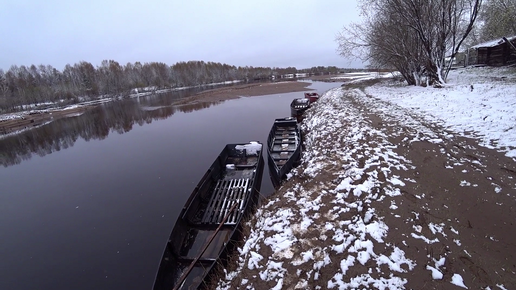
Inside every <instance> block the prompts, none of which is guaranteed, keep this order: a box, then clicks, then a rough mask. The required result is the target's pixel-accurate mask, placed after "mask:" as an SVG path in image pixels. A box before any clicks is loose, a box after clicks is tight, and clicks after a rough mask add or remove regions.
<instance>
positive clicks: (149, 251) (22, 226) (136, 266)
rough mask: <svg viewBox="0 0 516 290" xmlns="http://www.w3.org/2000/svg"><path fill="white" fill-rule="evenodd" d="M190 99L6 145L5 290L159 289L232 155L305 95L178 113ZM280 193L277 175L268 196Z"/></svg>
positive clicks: (100, 111)
mask: <svg viewBox="0 0 516 290" xmlns="http://www.w3.org/2000/svg"><path fill="white" fill-rule="evenodd" d="M340 84H341V83H324V82H313V83H312V85H311V86H310V88H312V89H315V91H317V92H319V94H322V93H324V92H325V91H327V90H328V89H330V88H333V87H337V86H340ZM183 96H184V93H182V94H181V95H179V94H178V93H169V94H161V95H154V96H148V97H140V98H134V99H126V100H122V101H117V102H112V103H108V104H104V105H102V106H99V107H97V108H94V109H92V110H89V111H87V112H86V113H84V114H83V115H80V116H70V117H69V118H65V119H60V120H56V121H54V122H52V123H50V124H47V125H45V126H42V127H39V128H36V129H33V130H30V131H26V132H24V133H22V134H19V135H17V136H13V137H9V138H5V139H3V140H0V158H1V161H2V165H3V166H2V167H0V233H1V236H0V257H1V259H0V270H1V271H0V289H53V290H60V289H63V290H64V289H126V290H127V289H151V288H152V285H153V281H154V275H155V274H156V271H157V267H158V265H159V262H160V259H161V255H162V250H163V248H164V246H165V243H166V241H167V239H168V236H169V234H170V231H171V230H172V227H173V225H174V222H175V220H176V218H177V215H178V213H179V211H180V209H181V207H182V206H183V204H184V203H185V201H186V199H187V198H188V196H189V195H190V193H191V191H192V190H193V188H194V186H195V185H196V184H197V182H198V181H199V179H200V178H201V177H202V176H203V174H204V173H205V171H206V170H207V169H208V167H209V166H210V165H211V163H212V162H213V160H214V159H215V158H216V157H217V155H218V154H219V153H220V151H221V150H222V148H223V147H224V145H225V144H227V143H240V142H248V141H253V140H256V141H260V142H262V143H264V144H265V143H266V140H267V135H268V133H269V130H270V128H271V126H272V123H273V121H274V119H275V118H281V117H286V116H289V115H290V108H289V104H290V102H291V101H292V100H293V99H295V98H299V97H302V96H303V93H302V92H296V93H285V94H276V95H267V96H259V97H246V98H239V99H234V100H228V101H224V102H221V103H216V104H215V103H214V104H194V105H184V106H181V107H174V106H170V105H169V104H170V103H171V100H172V99H174V98H178V97H183ZM264 158H266V154H264ZM265 165H267V162H265ZM273 191H274V190H273V187H272V183H271V181H270V179H269V174H268V168H267V166H266V167H265V169H264V174H263V180H262V193H263V194H264V195H270V194H272V193H273Z"/></svg>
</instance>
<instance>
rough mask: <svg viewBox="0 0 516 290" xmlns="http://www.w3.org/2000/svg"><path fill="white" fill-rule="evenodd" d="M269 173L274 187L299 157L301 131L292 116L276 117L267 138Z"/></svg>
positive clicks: (297, 161)
mask: <svg viewBox="0 0 516 290" xmlns="http://www.w3.org/2000/svg"><path fill="white" fill-rule="evenodd" d="M267 153H268V158H267V159H268V164H269V174H270V176H271V180H272V184H273V185H274V187H275V188H277V187H279V186H280V185H281V181H282V180H283V179H284V178H285V177H286V175H287V173H289V172H290V170H291V169H292V168H293V167H294V166H296V165H297V164H298V163H299V161H300V159H301V131H300V130H299V126H298V123H297V120H296V119H295V118H292V117H287V118H282V119H276V120H275V121H274V124H273V125H272V128H271V131H270V132H269V137H268V139H267Z"/></svg>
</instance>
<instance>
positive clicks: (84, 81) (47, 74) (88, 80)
mask: <svg viewBox="0 0 516 290" xmlns="http://www.w3.org/2000/svg"><path fill="white" fill-rule="evenodd" d="M354 70H356V69H339V68H337V67H335V66H328V67H323V66H318V67H312V68H309V69H301V70H298V69H296V68H295V67H287V68H269V67H252V66H251V67H249V66H245V67H236V66H233V65H228V64H221V63H216V62H204V61H188V62H178V63H176V64H174V65H172V66H170V65H167V64H165V63H161V62H151V63H144V64H142V63H140V62H136V63H127V64H126V65H120V64H119V63H118V62H116V61H114V60H104V61H102V63H101V65H100V66H97V67H95V66H93V65H92V64H91V63H89V62H86V61H81V62H79V63H77V64H74V65H69V64H68V65H66V66H65V68H64V69H63V71H59V70H58V69H56V68H54V67H52V66H50V65H39V66H35V65H31V66H30V67H27V66H23V65H22V66H15V65H14V66H12V67H11V68H10V69H9V70H8V71H6V72H4V71H3V70H2V69H0V113H6V112H16V111H21V110H24V109H26V105H33V104H44V103H46V104H49V105H56V104H57V105H67V104H74V103H78V102H83V101H88V100H94V99H98V98H102V97H109V96H126V95H128V94H129V93H130V92H131V91H132V90H134V89H140V88H146V89H149V88H151V89H154V90H156V89H167V88H168V89H172V88H181V87H191V86H198V85H207V84H213V83H221V82H225V81H235V80H243V81H249V80H253V81H254V80H265V79H271V78H280V77H281V76H282V75H285V74H295V73H309V74H312V75H323V74H335V73H338V72H342V71H354Z"/></svg>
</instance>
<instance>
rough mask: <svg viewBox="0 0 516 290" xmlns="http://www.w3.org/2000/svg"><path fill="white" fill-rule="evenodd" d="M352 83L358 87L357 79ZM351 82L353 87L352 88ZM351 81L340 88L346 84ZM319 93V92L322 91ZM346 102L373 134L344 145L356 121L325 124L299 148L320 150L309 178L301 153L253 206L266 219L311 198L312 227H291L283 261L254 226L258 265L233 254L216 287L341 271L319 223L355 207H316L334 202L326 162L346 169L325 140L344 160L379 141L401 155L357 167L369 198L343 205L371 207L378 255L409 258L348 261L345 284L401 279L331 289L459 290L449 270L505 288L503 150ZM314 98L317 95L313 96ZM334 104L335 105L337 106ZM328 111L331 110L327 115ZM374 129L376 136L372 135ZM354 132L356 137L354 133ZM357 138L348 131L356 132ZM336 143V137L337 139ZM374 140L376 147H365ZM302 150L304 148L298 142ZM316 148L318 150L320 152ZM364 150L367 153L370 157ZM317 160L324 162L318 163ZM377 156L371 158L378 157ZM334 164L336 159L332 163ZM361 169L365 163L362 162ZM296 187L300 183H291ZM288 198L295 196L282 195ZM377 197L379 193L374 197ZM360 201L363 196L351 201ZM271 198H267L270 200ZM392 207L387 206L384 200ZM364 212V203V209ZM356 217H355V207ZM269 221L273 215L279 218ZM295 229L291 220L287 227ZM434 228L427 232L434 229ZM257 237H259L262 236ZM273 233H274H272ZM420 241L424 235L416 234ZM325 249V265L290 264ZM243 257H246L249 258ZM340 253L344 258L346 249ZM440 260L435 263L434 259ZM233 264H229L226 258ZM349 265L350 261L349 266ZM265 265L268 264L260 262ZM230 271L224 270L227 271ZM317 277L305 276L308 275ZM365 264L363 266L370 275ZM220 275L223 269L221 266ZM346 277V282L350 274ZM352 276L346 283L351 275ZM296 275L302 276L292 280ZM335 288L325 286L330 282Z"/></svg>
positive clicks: (508, 230)
mask: <svg viewBox="0 0 516 290" xmlns="http://www.w3.org/2000/svg"><path fill="white" fill-rule="evenodd" d="M362 85H367V83H364V84H362ZM358 87H360V86H358ZM350 88H351V87H349V89H350ZM323 98H324V96H323ZM344 98H346V106H351V107H353V110H354V112H359V113H358V115H357V119H358V118H360V119H363V120H364V121H363V122H362V125H363V126H364V127H368V128H372V129H373V130H375V131H376V132H381V133H382V134H380V135H378V134H376V133H374V134H367V133H366V134H364V135H363V136H362V137H360V138H359V139H358V142H359V144H358V146H357V144H356V143H355V144H353V146H352V147H350V143H349V142H347V140H346V138H345V136H351V137H352V135H353V134H352V133H350V132H352V130H353V127H356V126H357V124H356V123H353V121H350V119H348V121H349V122H346V121H343V120H340V121H341V122H339V123H341V124H342V126H341V127H340V128H339V129H337V130H335V131H331V129H327V127H326V130H330V131H331V132H330V136H329V137H328V138H324V139H321V138H315V139H314V140H312V141H311V143H310V144H307V146H315V147H316V148H317V151H320V152H327V153H324V154H327V158H324V156H318V157H317V158H321V159H320V160H322V161H319V163H320V165H321V167H322V168H323V169H322V170H321V172H320V173H318V174H317V176H316V177H315V178H310V177H308V176H307V175H306V174H304V173H303V172H304V171H305V170H306V168H307V166H308V163H309V162H310V161H313V160H306V159H305V160H303V163H302V164H301V165H300V166H299V167H298V168H296V169H295V170H294V174H293V177H292V178H290V179H289V180H288V181H287V182H286V183H285V184H284V185H283V186H282V187H281V188H279V189H278V190H277V192H276V193H275V194H273V195H272V196H270V197H269V198H268V200H265V201H264V202H262V204H263V205H264V206H262V208H260V209H259V210H258V213H257V215H261V216H262V217H269V216H272V217H274V214H275V212H278V211H282V210H289V211H291V212H292V213H293V215H294V218H293V219H294V220H295V218H296V217H297V214H299V213H302V212H303V211H306V208H304V206H303V205H300V204H299V202H298V200H300V199H306V200H307V201H308V202H309V203H310V202H311V203H313V202H314V201H316V200H318V199H321V198H322V201H323V202H321V203H320V204H319V205H320V208H319V210H318V212H319V213H321V214H320V215H316V214H313V213H311V214H313V215H312V216H311V217H315V216H317V218H314V222H315V223H314V224H312V226H311V230H309V231H306V232H303V233H295V231H294V230H293V231H294V235H295V237H294V240H295V241H296V242H295V243H294V245H293V246H292V247H290V248H289V251H290V256H293V258H290V259H288V258H287V259H284V258H282V257H279V256H278V254H277V253H276V254H273V253H272V252H271V248H270V247H269V245H268V244H267V242H264V240H267V239H268V238H271V237H269V236H268V233H274V231H270V232H268V231H263V232H261V233H260V234H256V235H255V237H256V236H260V235H261V236H260V237H259V238H257V240H256V241H255V242H254V244H253V248H252V250H253V251H255V252H254V253H253V254H252V255H258V256H261V257H263V258H262V259H261V260H259V262H256V260H255V261H254V262H250V261H251V260H252V259H249V258H245V259H249V260H245V259H244V260H242V258H240V257H242V254H239V256H237V257H234V260H233V261H232V262H231V263H230V266H229V267H228V270H227V272H229V273H233V274H235V273H236V274H235V276H231V274H230V275H228V276H225V277H224V274H223V275H221V276H222V277H221V278H222V281H224V282H223V283H222V284H219V286H220V285H224V289H270V288H272V287H275V286H278V285H280V282H281V284H282V285H281V287H280V288H281V289H328V288H330V287H329V286H330V285H331V284H330V281H331V282H335V280H332V279H334V278H332V277H336V276H335V275H336V274H338V273H339V271H341V269H340V268H341V267H343V266H342V264H341V261H344V260H345V258H346V255H350V253H344V254H336V253H335V252H332V251H331V248H332V244H331V243H329V242H332V241H331V239H329V238H328V239H326V238H322V237H325V236H329V237H331V231H329V230H328V228H325V227H324V225H325V224H326V225H328V224H334V223H336V222H337V223H338V221H339V220H340V221H346V220H349V219H351V218H352V216H353V215H354V214H356V213H355V212H354V211H353V210H351V211H348V212H347V213H345V214H344V213H343V214H341V215H340V216H339V220H335V219H334V218H332V217H333V216H332V215H329V214H323V213H325V212H328V213H330V212H332V210H333V209H335V207H334V206H335V201H334V200H333V197H331V196H332V195H331V194H328V193H325V194H323V193H324V192H330V193H331V191H332V189H333V188H335V187H336V186H337V185H338V184H339V182H340V180H341V178H342V176H338V175H336V174H335V172H336V170H335V169H336V168H341V167H342V166H344V167H345V166H346V164H341V163H342V162H344V161H343V159H341V157H340V156H339V155H338V154H335V152H336V151H335V147H339V149H342V148H348V150H350V151H352V152H355V153H353V154H352V160H355V161H356V163H357V164H358V166H359V167H361V168H362V167H364V164H367V162H368V159H370V158H371V157H372V156H373V155H374V154H375V153H374V152H375V151H374V150H375V149H376V148H377V147H376V144H378V143H377V141H376V140H375V139H377V138H380V137H381V139H382V140H383V139H384V140H386V141H387V142H388V144H391V145H392V146H391V148H392V150H393V151H394V152H395V153H396V154H397V156H401V157H402V158H403V160H405V159H406V160H410V162H409V163H407V166H406V167H405V168H403V167H402V168H395V167H386V166H384V165H383V164H384V163H385V162H384V161H382V162H381V163H380V164H379V166H378V167H377V168H376V166H374V167H371V168H369V169H367V171H368V172H367V174H364V175H362V178H358V179H356V180H355V183H356V184H357V186H358V185H360V184H362V183H365V182H367V179H368V178H369V177H370V176H377V180H375V181H374V182H375V184H377V185H378V186H376V187H375V188H374V190H375V191H377V192H376V193H375V194H374V196H376V197H375V198H372V199H371V198H370V195H369V196H368V197H367V200H366V197H365V196H364V195H362V196H361V197H356V196H352V195H351V194H350V195H349V197H348V198H346V200H345V202H347V203H349V204H353V203H356V202H358V203H359V204H365V205H366V207H370V208H374V211H375V213H376V214H377V216H378V217H379V218H380V219H381V220H382V222H384V223H385V224H386V225H387V226H388V228H389V233H388V234H387V236H386V237H385V238H383V240H384V241H383V243H376V242H375V245H374V249H375V253H377V254H378V255H380V254H385V255H389V254H390V252H391V248H392V247H399V248H400V249H402V250H403V251H404V255H405V257H407V258H408V259H411V260H412V261H414V262H415V266H414V267H413V269H410V270H409V269H408V267H407V265H406V264H404V265H403V266H402V269H398V271H392V269H389V268H388V267H385V265H382V266H381V267H379V268H377V267H376V264H375V263H372V261H371V260H369V261H368V262H367V263H366V264H365V265H363V266H361V265H358V267H354V268H352V269H351V268H350V269H349V270H348V272H347V274H345V275H343V276H341V278H342V281H344V282H346V281H352V280H353V279H358V278H360V277H362V278H363V277H365V276H363V275H367V274H368V273H369V274H371V276H373V278H378V279H379V280H382V279H383V280H382V281H386V279H389V277H392V276H390V275H392V274H394V275H395V276H397V277H399V278H400V279H402V280H404V281H405V283H404V285H403V286H400V287H394V288H393V287H386V284H382V283H378V284H374V283H371V282H367V281H366V282H363V283H366V284H367V283H371V284H369V286H364V285H363V284H356V286H350V285H352V282H350V284H346V285H344V286H343V285H341V286H342V287H336V288H333V289H461V288H460V287H458V286H456V285H454V284H452V280H453V279H454V278H453V277H454V275H455V274H459V275H461V277H462V278H463V279H464V283H465V285H466V286H467V287H468V288H469V289H515V288H514V287H516V163H515V162H514V160H513V159H511V158H508V157H506V156H505V155H504V154H503V153H501V152H498V151H496V150H493V149H487V148H485V147H482V146H479V142H478V140H476V139H474V138H467V137H463V136H459V135H457V134H454V133H452V132H449V131H447V130H446V129H445V128H442V127H439V126H438V125H436V124H431V123H425V122H424V121H423V120H422V119H421V118H419V117H420V116H417V115H414V116H411V117H413V118H414V120H419V121H418V122H420V123H419V125H420V126H423V127H425V128H427V129H429V130H431V132H433V133H432V134H433V135H436V136H438V137H439V138H440V139H442V140H443V142H432V140H431V139H432V138H433V137H432V138H430V137H428V136H425V135H424V134H422V133H421V132H420V131H419V130H418V129H417V128H414V127H410V126H408V125H404V124H403V122H401V121H396V120H395V119H393V118H388V117H386V116H384V115H382V114H379V112H378V111H375V110H373V109H371V108H370V107H369V106H368V105H367V103H366V102H363V99H362V100H361V99H360V98H354V97H353V96H352V95H351V94H347V93H345V94H344ZM320 101H321V100H319V102H320ZM343 109H344V108H343ZM317 110H318V109H317V106H315V107H314V108H311V109H309V110H308V111H307V116H306V118H305V120H304V121H303V122H307V120H310V118H311V117H312V116H314V115H317V114H318V113H320V112H317ZM330 118H331V117H330ZM302 128H303V129H304V131H303V133H304V135H305V136H307V138H310V136H311V135H312V134H314V132H310V131H306V130H307V128H308V127H307V126H305V125H302ZM375 134H376V135H375ZM357 136H358V135H357ZM357 138H358V137H357ZM339 142H340V143H339ZM375 147H376V148H375ZM307 150H310V148H307ZM324 154H323V155H324ZM371 154H372V155H371ZM324 160H328V161H329V162H328V163H327V164H326V162H325V161H324ZM380 160H381V159H380ZM335 164H337V165H338V166H336V165H335ZM366 167H367V166H366ZM386 175H388V176H395V177H396V178H397V179H399V180H404V181H405V184H404V185H403V186H400V187H399V189H400V191H401V194H400V195H397V196H391V197H389V196H386V191H387V190H388V185H389V180H386ZM299 188H303V190H299ZM292 194H294V195H295V198H289V196H292ZM378 196H379V197H378ZM360 199H363V200H360ZM271 204H272V205H271ZM394 205H395V206H394ZM364 212H366V210H365V209H364ZM359 214H360V215H362V218H364V217H363V214H362V213H359ZM278 221H281V219H279V220H278ZM261 222H263V218H261V217H258V216H255V217H254V218H252V219H251V220H250V222H249V223H248V224H247V225H246V229H245V232H246V233H250V232H253V231H254V232H256V231H259V229H257V227H259V226H257V224H260V223H261ZM296 226H298V225H297V224H292V226H291V227H290V228H292V229H294V228H296ZM436 226H437V228H438V229H437V230H436ZM264 234H265V237H264V236H263V235H264ZM275 235H281V233H280V232H276V234H275ZM424 237H426V238H427V240H425V238H424ZM312 250H313V252H314V256H315V252H316V251H318V252H320V253H323V252H325V251H328V252H330V253H331V254H330V255H326V258H327V259H328V260H329V261H330V262H329V264H328V265H327V266H324V267H320V266H318V265H320V264H319V263H320V262H321V261H320V260H318V259H317V258H314V260H313V261H311V262H307V263H304V264H301V265H299V263H298V264H297V265H293V263H292V261H293V260H295V258H296V257H297V255H301V256H302V254H303V253H307V251H312ZM252 255H251V256H252ZM348 257H349V256H348ZM442 258H445V262H444V264H442V265H438V263H437V261H439V260H441V259H442ZM238 263H241V264H240V266H238V267H237V265H236V264H238ZM271 264H273V265H281V267H278V269H280V270H278V271H277V273H278V276H277V277H281V281H279V278H276V279H273V280H267V279H260V277H264V275H265V274H264V273H269V274H270V273H274V271H273V270H271V269H270V265H271ZM357 264H358V263H355V266H357ZM428 266H430V267H435V268H438V269H439V271H440V272H441V273H442V277H441V279H434V278H433V277H432V272H431V271H430V270H429V269H428ZM268 267H269V268H268ZM235 269H236V272H232V271H235ZM316 271H317V274H316V275H314V272H316ZM371 271H372V272H371ZM227 272H226V273H227ZM350 279H351V280H350ZM355 281H356V280H355ZM301 282H302V283H301ZM333 286H335V283H333Z"/></svg>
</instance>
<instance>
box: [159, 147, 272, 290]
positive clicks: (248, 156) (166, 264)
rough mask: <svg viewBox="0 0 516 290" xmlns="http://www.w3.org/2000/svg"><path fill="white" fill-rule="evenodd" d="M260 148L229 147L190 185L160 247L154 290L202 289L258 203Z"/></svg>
mask: <svg viewBox="0 0 516 290" xmlns="http://www.w3.org/2000/svg"><path fill="white" fill-rule="evenodd" d="M262 151H263V149H262V144H261V143H259V142H250V143H248V144H228V145H226V146H225V147H224V149H223V150H222V152H221V153H220V155H219V156H218V157H217V159H216V160H215V161H214V162H213V164H212V165H211V167H210V168H209V169H208V171H207V172H206V173H205V174H204V176H203V177H202V179H201V181H200V182H199V184H198V185H197V186H196V187H195V189H194V190H193V192H192V194H191V195H190V197H189V199H188V200H187V202H186V204H185V206H184V207H183V209H182V210H181V213H180V215H179V217H178V219H177V221H176V224H175V226H174V228H173V230H172V233H171V235H170V238H169V240H168V242H167V244H166V246H165V250H164V253H163V257H162V259H161V263H160V266H159V269H158V273H157V275H156V279H155V282H154V289H155V290H158V289H167V290H172V289H206V288H208V287H210V283H213V281H212V276H213V274H214V272H215V269H216V266H217V265H221V266H225V265H226V263H227V259H228V255H230V254H231V252H232V251H234V250H235V249H234V248H235V245H236V242H238V240H239V239H241V226H242V220H243V219H244V218H245V217H246V216H248V215H249V214H250V213H251V212H252V210H253V207H254V206H255V205H256V203H257V201H258V196H259V191H260V186H261V180H262V175H263V167H264V161H263V157H262Z"/></svg>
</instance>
